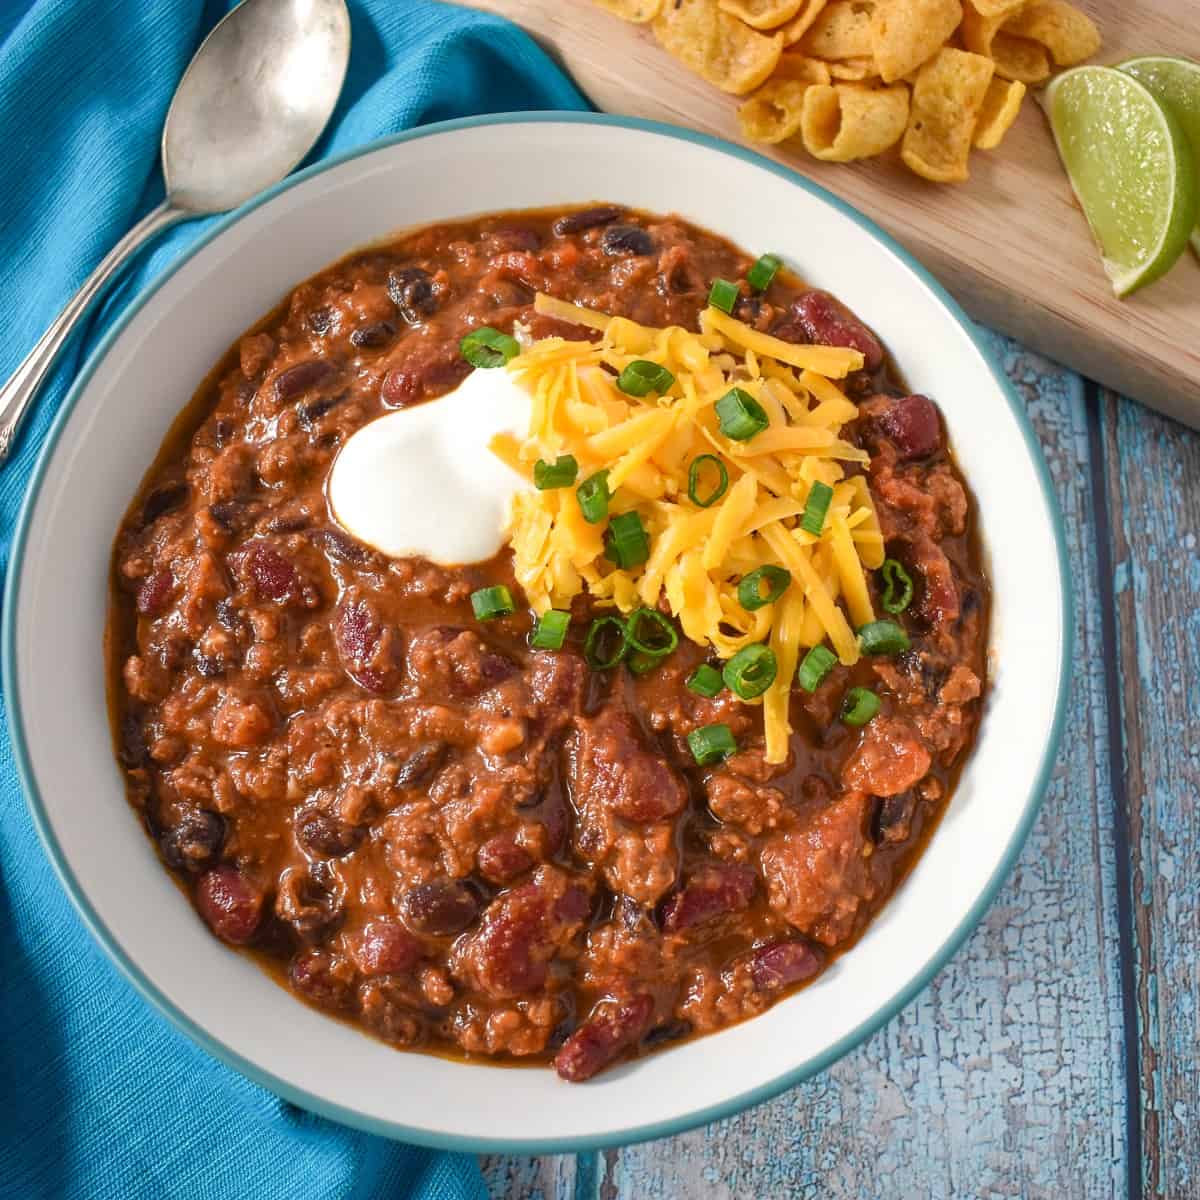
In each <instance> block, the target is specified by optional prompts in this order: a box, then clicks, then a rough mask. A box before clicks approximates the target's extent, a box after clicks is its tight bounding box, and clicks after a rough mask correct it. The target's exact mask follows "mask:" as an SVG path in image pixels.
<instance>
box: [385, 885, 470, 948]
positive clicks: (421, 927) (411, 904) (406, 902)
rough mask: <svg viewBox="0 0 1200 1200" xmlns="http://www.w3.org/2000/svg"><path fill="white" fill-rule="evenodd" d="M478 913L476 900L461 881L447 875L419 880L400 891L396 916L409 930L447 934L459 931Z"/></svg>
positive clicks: (431, 935) (438, 935)
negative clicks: (443, 877)
mask: <svg viewBox="0 0 1200 1200" xmlns="http://www.w3.org/2000/svg"><path fill="white" fill-rule="evenodd" d="M478 913H479V901H478V899H477V898H476V897H475V895H474V893H473V892H472V891H471V890H470V888H468V887H467V886H466V885H465V884H462V883H454V882H452V881H451V880H448V879H435V880H434V881H433V882H432V883H421V884H418V885H417V886H416V887H415V888H410V889H409V891H407V892H405V893H404V898H403V899H402V900H401V901H400V916H401V917H402V918H403V920H404V923H405V925H407V926H408V927H409V929H411V930H412V931H413V933H419V934H425V935H426V936H429V937H449V936H450V935H451V934H454V933H461V932H462V931H463V930H464V929H466V927H467V926H468V925H470V924H471V922H472V921H474V920H475V917H476V916H477V915H478Z"/></svg>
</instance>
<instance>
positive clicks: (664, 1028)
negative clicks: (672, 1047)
mask: <svg viewBox="0 0 1200 1200" xmlns="http://www.w3.org/2000/svg"><path fill="white" fill-rule="evenodd" d="M691 1032H692V1023H691V1021H667V1022H666V1024H664V1025H656V1026H655V1027H654V1028H653V1029H652V1030H650V1032H649V1033H648V1034H646V1036H645V1037H644V1038H642V1045H643V1046H647V1047H649V1046H661V1045H662V1044H663V1042H674V1041H678V1039H679V1038H682V1037H687V1035H688V1034H689V1033H691Z"/></svg>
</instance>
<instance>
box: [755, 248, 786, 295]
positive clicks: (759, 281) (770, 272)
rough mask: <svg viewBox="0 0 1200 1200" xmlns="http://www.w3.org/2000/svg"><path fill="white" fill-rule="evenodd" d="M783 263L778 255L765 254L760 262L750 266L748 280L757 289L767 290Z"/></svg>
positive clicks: (757, 290)
mask: <svg viewBox="0 0 1200 1200" xmlns="http://www.w3.org/2000/svg"><path fill="white" fill-rule="evenodd" d="M782 266H783V263H781V262H780V261H779V258H778V256H777V255H774V254H764V255H763V256H762V257H761V258H760V259H759V260H758V262H756V263H755V264H754V266H752V267H751V268H750V272H749V274H748V275H747V276H746V282H747V283H748V284H749V285H750V286H751V287H752V288H753V289H754V290H755V291H756V292H765V291H766V290H767V288H769V287H770V286H771V281H772V280H773V279H774V278H775V274H776V272H777V271H778V270H779V268H780V267H782Z"/></svg>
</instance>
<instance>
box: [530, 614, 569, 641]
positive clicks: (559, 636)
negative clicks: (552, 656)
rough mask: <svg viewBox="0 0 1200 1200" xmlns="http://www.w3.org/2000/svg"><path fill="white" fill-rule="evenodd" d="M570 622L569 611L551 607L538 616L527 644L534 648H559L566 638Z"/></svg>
mask: <svg viewBox="0 0 1200 1200" xmlns="http://www.w3.org/2000/svg"><path fill="white" fill-rule="evenodd" d="M570 624H571V614H570V613H569V612H563V611H562V610H561V609H557V608H551V609H549V610H548V611H546V612H544V613H542V615H541V616H540V617H538V623H537V625H536V626H535V628H534V630H533V636H532V637H531V638H530V639H529V644H530V645H531V646H532V647H533V648H534V649H535V650H561V649H562V647H563V642H565V641H566V640H567V627H568V626H569V625H570Z"/></svg>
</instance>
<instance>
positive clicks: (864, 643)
mask: <svg viewBox="0 0 1200 1200" xmlns="http://www.w3.org/2000/svg"><path fill="white" fill-rule="evenodd" d="M911 645H912V643H911V642H910V641H909V640H908V634H907V633H905V632H904V630H903V629H901V628H900V626H899V625H897V624H896V622H895V621H871V622H870V623H869V624H867V625H864V626H863V627H862V628H861V629H860V630H859V631H858V647H859V649H860V650H861V651H862V652H863V653H864V654H902V653H903V652H904V651H905V650H907V649H908V648H909V647H910V646H911Z"/></svg>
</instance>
